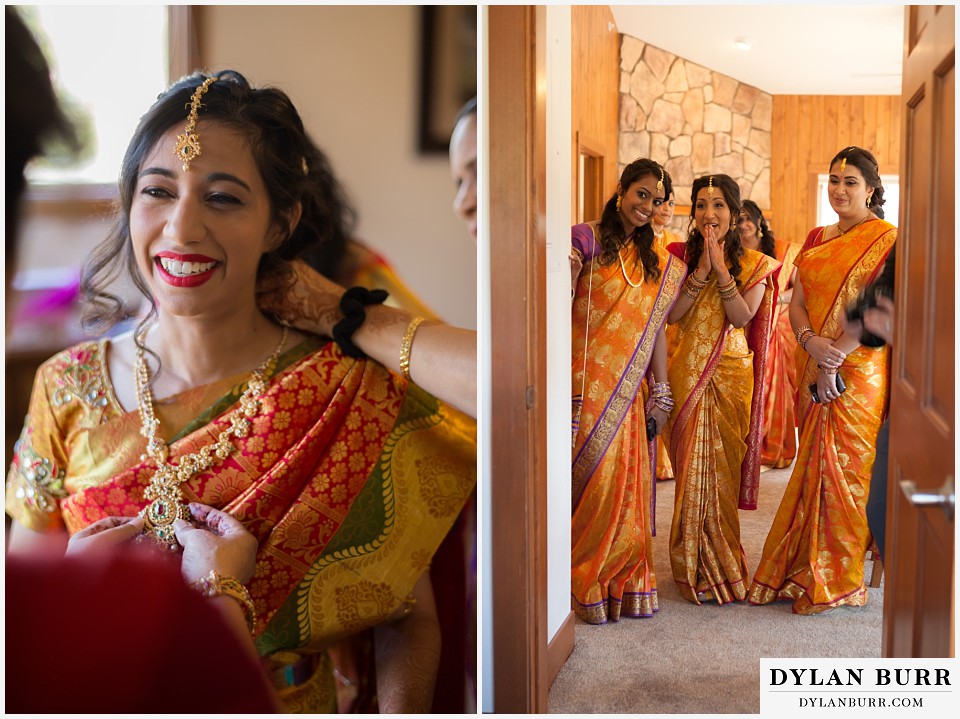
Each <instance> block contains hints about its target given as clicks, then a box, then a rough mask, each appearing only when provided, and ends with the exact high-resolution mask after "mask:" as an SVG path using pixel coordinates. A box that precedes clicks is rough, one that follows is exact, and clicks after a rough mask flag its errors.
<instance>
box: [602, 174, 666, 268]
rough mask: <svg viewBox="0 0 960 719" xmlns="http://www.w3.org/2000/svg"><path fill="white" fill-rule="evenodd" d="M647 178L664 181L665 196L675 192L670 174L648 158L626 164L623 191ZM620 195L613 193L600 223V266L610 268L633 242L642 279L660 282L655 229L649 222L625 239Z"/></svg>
mask: <svg viewBox="0 0 960 719" xmlns="http://www.w3.org/2000/svg"><path fill="white" fill-rule="evenodd" d="M647 175H651V176H653V177H656V178H657V181H659V180H660V178H661V177H662V178H663V189H664V196H665V197H669V196H670V193H672V192H673V183H672V182H671V180H670V173H668V172H667V171H666V170H664V169H663V167H661V166H660V165H659V164H658V163H656V162H654V161H653V160H649V159H647V158H645V157H643V158H640V159H638V160H634V161H633V162H631V163H630V164H629V165H627V166H626V167H625V168H624V170H623V173H622V174H621V175H620V190H621V192H622V193H623V194H626V193H627V191H629V189H630V186H631V185H632V184H633V183H635V182H636V181H637V180H640V179H642V178H644V177H646V176H647ZM617 197H618V195H617V194H614V195H613V196H612V197H611V198H610V199H609V200H607V204H606V205H604V207H603V213H602V214H601V216H600V222H599V223H597V234H598V235H599V236H600V246H601V248H602V252H601V253H600V264H603V265H609V264H611V263H612V262H615V261H616V259H617V254H618V253H619V252H620V250H621V249H622V248H623V246H624V245H626V244H627V242H630V241H632V242H633V243H634V244H635V245H636V246H637V251H638V253H639V254H640V260H641V262H643V278H644V279H645V280H646V281H648V282H655V281H657V280H659V279H660V259H659V258H658V257H657V253H656V252H654V251H653V227H651V226H650V223H649V222H648V223H647V224H645V225H643V226H642V227H635V228H634V230H633V232H632V233H631V235H630V236H629V237H624V236H623V221H622V220H621V219H620V211H619V210H618V209H617Z"/></svg>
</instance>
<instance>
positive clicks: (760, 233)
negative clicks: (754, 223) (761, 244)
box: [757, 227, 763, 240]
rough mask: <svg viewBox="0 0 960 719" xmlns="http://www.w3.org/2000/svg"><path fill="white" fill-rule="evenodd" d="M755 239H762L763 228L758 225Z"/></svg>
mask: <svg viewBox="0 0 960 719" xmlns="http://www.w3.org/2000/svg"><path fill="white" fill-rule="evenodd" d="M757 239H758V240H762V239H763V230H761V229H760V228H759V227H758V228H757Z"/></svg>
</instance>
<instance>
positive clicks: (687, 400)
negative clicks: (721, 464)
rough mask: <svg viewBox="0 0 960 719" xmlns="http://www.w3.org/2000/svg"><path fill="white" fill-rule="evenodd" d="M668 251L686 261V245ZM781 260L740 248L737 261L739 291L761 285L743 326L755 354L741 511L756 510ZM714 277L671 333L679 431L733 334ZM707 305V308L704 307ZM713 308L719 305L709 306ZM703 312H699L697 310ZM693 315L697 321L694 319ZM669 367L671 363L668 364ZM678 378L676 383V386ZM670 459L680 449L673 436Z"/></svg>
mask: <svg viewBox="0 0 960 719" xmlns="http://www.w3.org/2000/svg"><path fill="white" fill-rule="evenodd" d="M668 249H669V251H670V252H671V253H672V254H673V255H675V256H677V257H681V258H682V257H685V254H686V245H685V244H683V243H674V244H671V245H670V246H669V248H668ZM779 269H780V262H779V261H778V260H775V259H773V258H772V257H768V256H767V255H764V254H762V253H760V252H755V251H753V250H744V256H743V257H742V258H741V270H740V277H741V286H740V293H741V294H743V293H745V292H748V291H749V290H750V289H752V288H753V287H755V286H756V285H758V284H760V283H764V284H765V289H764V294H763V299H762V300H761V302H760V307H759V308H758V309H757V313H756V314H755V315H754V317H753V319H752V320H751V321H750V322H749V323H748V324H747V326H746V327H745V328H744V336H745V338H746V341H747V347H748V348H749V350H750V351H751V352H752V353H753V377H754V382H753V389H752V391H751V394H750V425H749V430H748V433H747V436H746V438H745V442H746V445H747V451H746V454H745V455H744V458H743V463H742V466H741V477H742V480H741V482H740V493H739V500H738V506H739V508H740V509H756V508H757V497H758V493H759V488H760V447H761V443H762V427H763V402H764V396H765V389H764V382H763V379H764V376H765V372H766V366H767V356H768V353H769V346H770V336H771V334H772V332H773V321H774V316H775V312H776V306H777V296H778V294H779V290H778V287H777V280H778V275H777V272H778V271H779ZM716 285H717V278H716V274H713V273H711V276H710V278H709V280H708V289H709V290H710V291H709V292H707V291H702V292H701V293H700V295H699V296H698V297H697V300H696V301H695V302H694V304H693V306H692V307H691V308H690V309H689V310H688V311H687V313H686V315H685V316H684V317H683V318H681V320H680V321H679V322H678V323H677V324H676V325H675V326H674V327H672V328H671V329H670V332H669V335H668V336H669V338H670V356H671V360H672V359H673V357H674V355H677V356H678V359H679V358H681V357H682V358H683V359H682V362H683V364H684V367H685V370H684V371H683V372H682V373H676V375H675V374H674V373H673V372H671V374H670V378H671V379H670V383H671V389H672V390H673V395H674V401H675V402H676V407H677V409H676V410H674V413H673V415H672V416H671V421H670V424H671V426H673V427H677V426H680V427H683V426H685V425H686V423H687V422H689V421H690V420H691V419H692V417H693V416H694V415H695V413H696V408H697V403H698V402H699V401H700V399H701V398H702V396H703V393H704V392H705V391H706V388H707V386H708V385H709V383H710V381H711V378H712V376H713V372H714V371H716V369H717V367H718V366H719V362H720V358H721V355H722V353H723V350H724V346H725V343H726V340H727V336H728V334H729V333H730V332H731V331H732V330H733V327H732V326H731V325H730V322H729V321H728V320H727V317H726V314H725V313H724V311H723V306H722V304H720V303H719V299H718V292H717V289H716ZM708 305H710V306H709V307H708ZM713 305H717V306H713ZM701 308H702V309H701ZM694 317H696V320H693V319H692V318H694ZM671 364H673V362H672V361H671ZM675 376H676V378H677V381H678V384H677V385H674V377H675ZM670 436H671V443H672V446H671V448H670V453H671V456H675V454H676V453H677V452H678V451H680V450H679V447H678V446H677V444H676V442H677V441H678V440H677V439H676V438H675V437H674V435H673V433H672V432H671V435H670Z"/></svg>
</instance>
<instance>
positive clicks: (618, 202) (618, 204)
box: [617, 192, 623, 212]
mask: <svg viewBox="0 0 960 719" xmlns="http://www.w3.org/2000/svg"><path fill="white" fill-rule="evenodd" d="M622 200H623V197H622V196H621V194H620V193H619V192H618V193H617V212H620V204H621V202H622Z"/></svg>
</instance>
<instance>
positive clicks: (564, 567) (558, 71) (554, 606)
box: [546, 6, 573, 639]
mask: <svg viewBox="0 0 960 719" xmlns="http://www.w3.org/2000/svg"><path fill="white" fill-rule="evenodd" d="M546 35H547V153H546V155H547V216H546V225H547V252H546V257H547V288H546V290H547V347H546V351H547V485H548V489H547V636H548V637H549V638H550V639H553V637H554V636H555V635H556V633H557V631H558V630H559V629H560V625H561V624H562V623H563V620H564V619H566V618H567V615H568V614H569V613H570V511H571V509H570V503H571V499H570V461H571V460H570V452H571V449H570V382H571V380H570V261H569V254H570V217H571V216H572V210H571V207H570V197H571V184H572V178H571V177H570V168H571V167H572V166H573V165H572V162H573V158H572V156H571V153H572V149H571V143H570V138H571V137H572V112H571V98H570V92H571V91H570V83H571V62H572V57H571V56H572V51H571V45H572V42H571V31H570V7H569V6H550V7H548V8H547V22H546Z"/></svg>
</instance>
